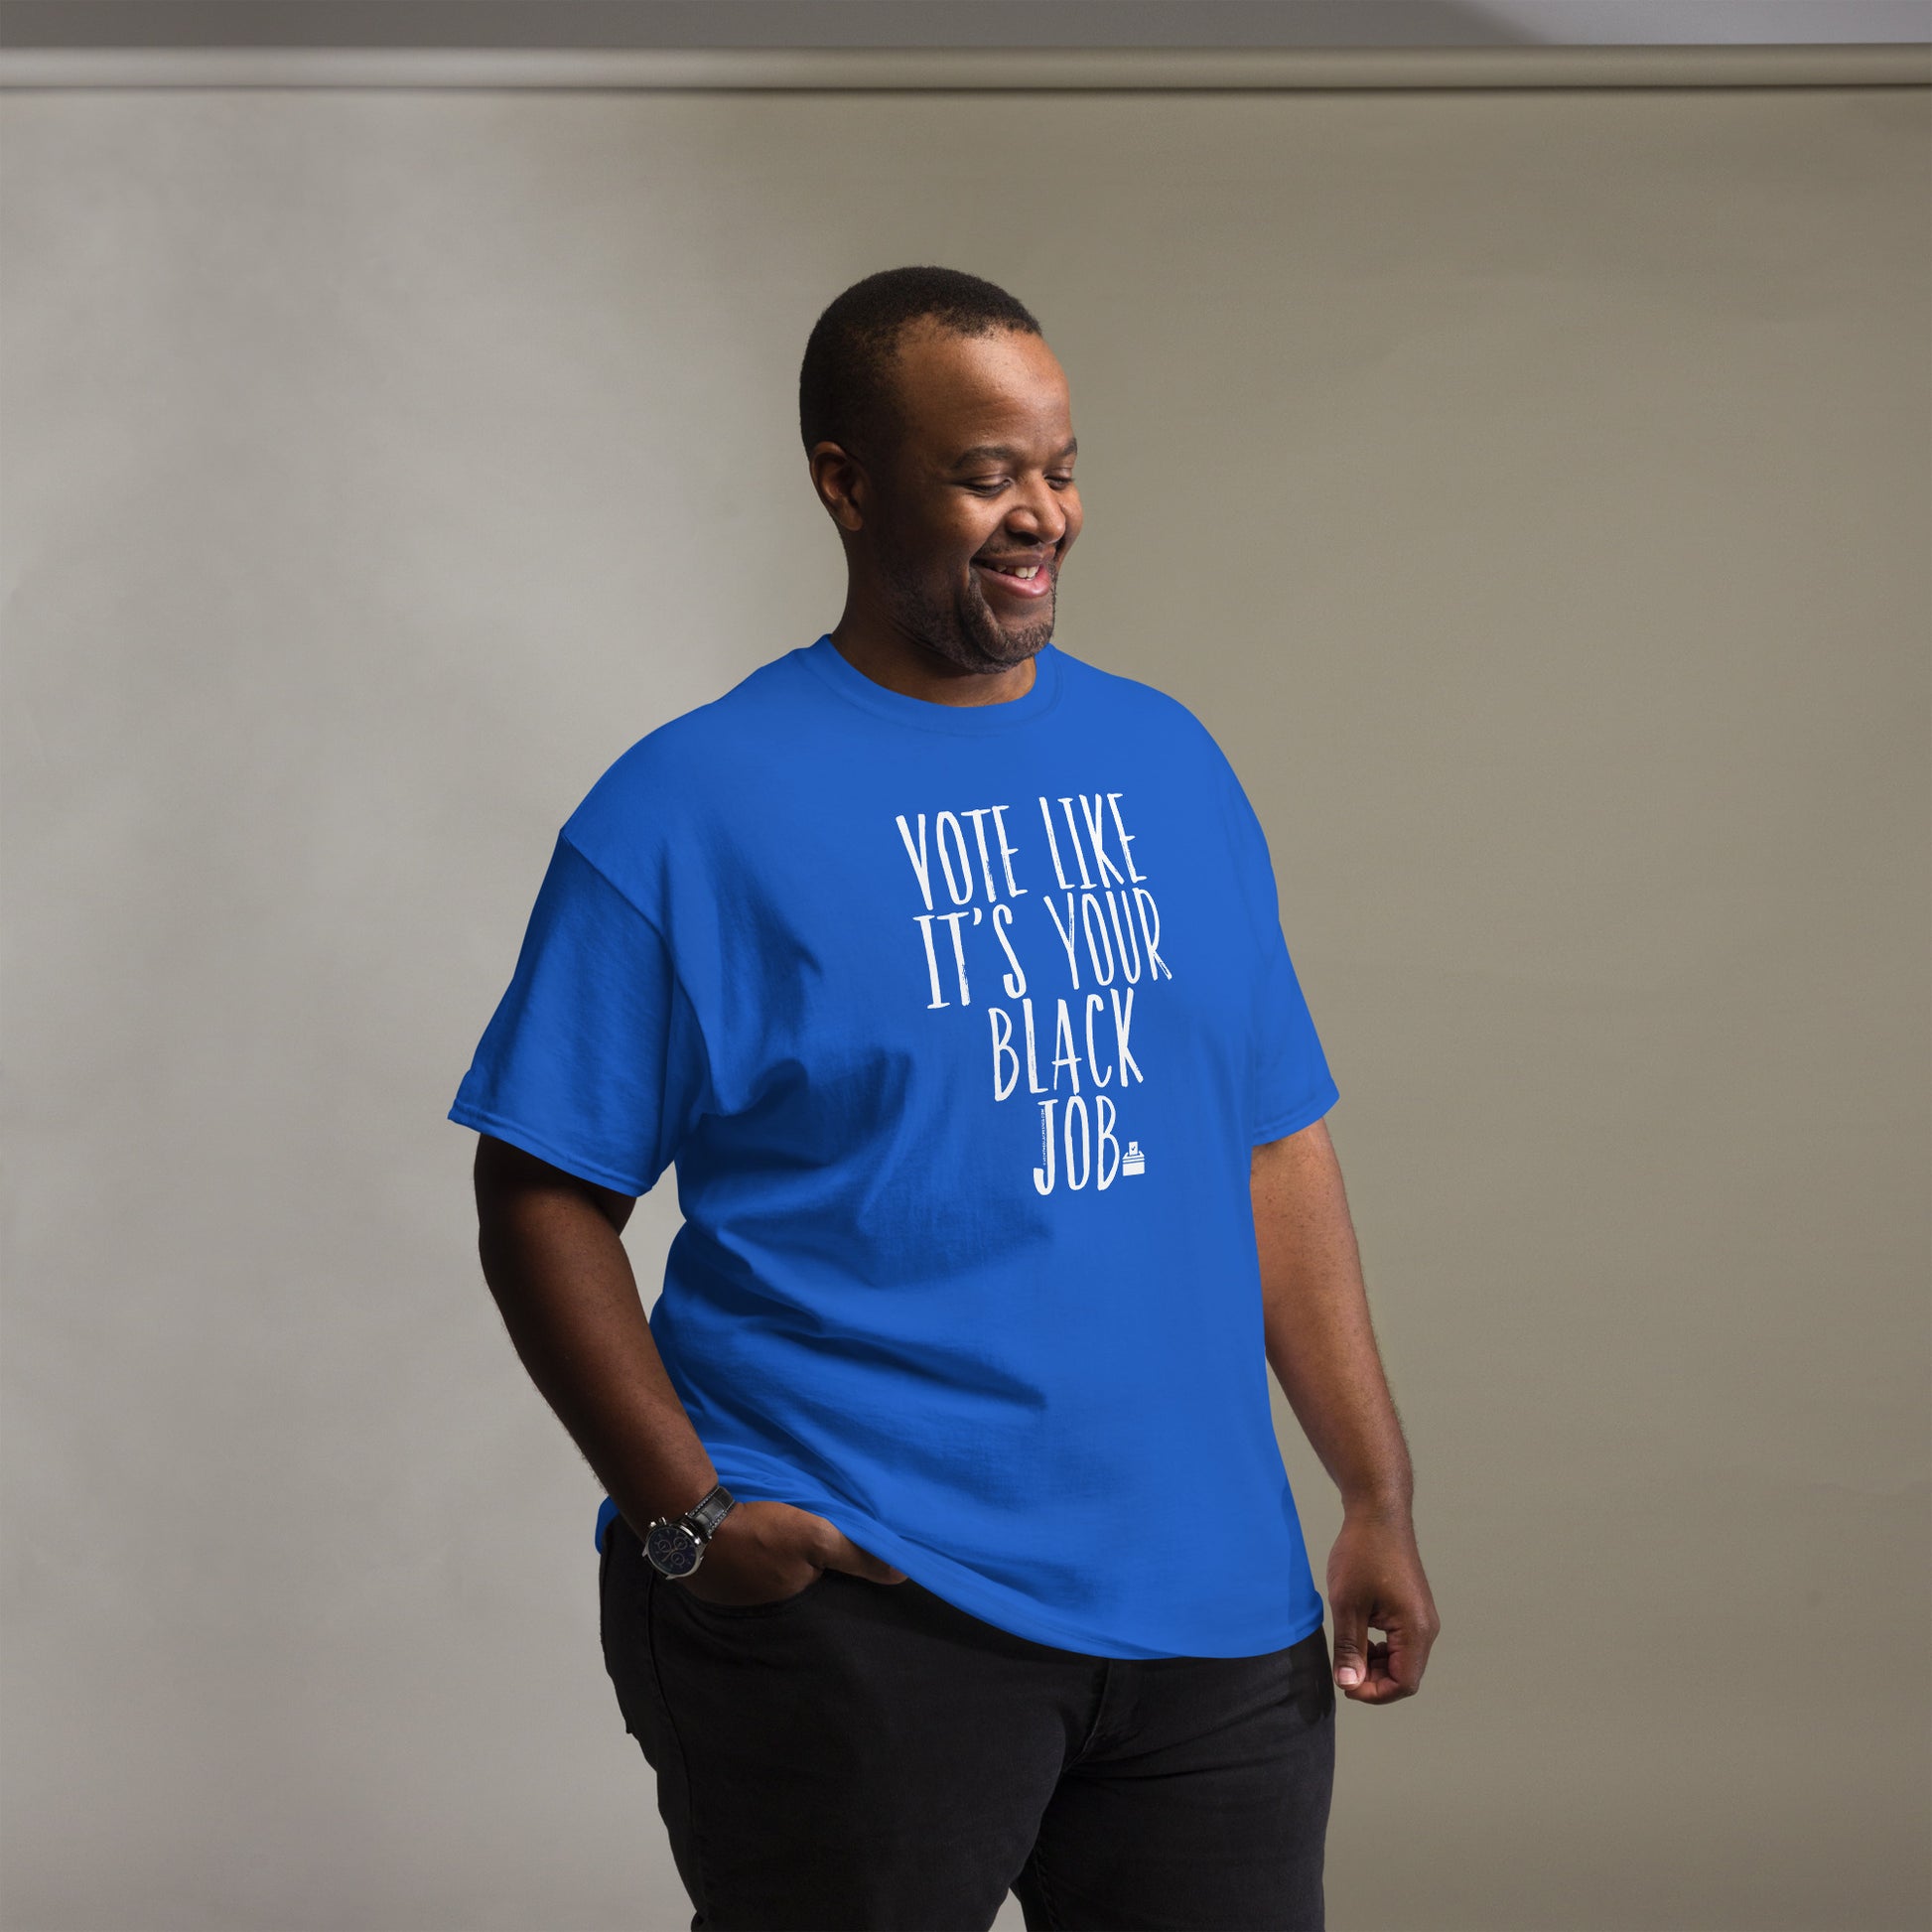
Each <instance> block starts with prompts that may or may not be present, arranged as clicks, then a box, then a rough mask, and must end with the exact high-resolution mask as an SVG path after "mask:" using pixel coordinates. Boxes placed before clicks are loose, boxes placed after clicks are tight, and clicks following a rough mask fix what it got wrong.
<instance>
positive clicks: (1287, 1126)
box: [1248, 1079, 1341, 1147]
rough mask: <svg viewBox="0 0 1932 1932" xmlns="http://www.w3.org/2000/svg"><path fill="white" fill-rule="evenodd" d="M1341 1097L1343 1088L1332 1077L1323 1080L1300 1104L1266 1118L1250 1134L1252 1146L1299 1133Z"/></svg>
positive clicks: (1259, 1145) (1311, 1124)
mask: <svg viewBox="0 0 1932 1932" xmlns="http://www.w3.org/2000/svg"><path fill="white" fill-rule="evenodd" d="M1340 1098H1341V1090H1340V1089H1339V1088H1338V1087H1337V1086H1336V1085H1335V1083H1334V1081H1333V1080H1332V1079H1329V1080H1323V1081H1322V1083H1321V1084H1320V1086H1318V1087H1317V1088H1316V1089H1315V1090H1314V1092H1313V1093H1311V1095H1310V1096H1309V1097H1308V1098H1307V1099H1306V1100H1304V1101H1302V1102H1301V1103H1300V1104H1299V1105H1298V1106H1295V1107H1291V1108H1290V1109H1289V1110H1288V1112H1287V1113H1284V1114H1277V1115H1276V1116H1275V1117H1274V1118H1273V1119H1272V1120H1265V1121H1263V1122H1262V1123H1261V1125H1260V1126H1259V1127H1256V1128H1254V1129H1253V1130H1252V1131H1251V1132H1250V1133H1249V1135H1248V1140H1249V1143H1250V1145H1251V1146H1254V1147H1261V1146H1263V1145H1265V1144H1266V1143H1267V1142H1269V1141H1280V1140H1285V1139H1286V1138H1287V1137H1288V1136H1289V1135H1290V1134H1299V1133H1300V1132H1301V1131H1302V1129H1303V1128H1305V1127H1311V1126H1313V1125H1314V1123H1315V1122H1316V1121H1318V1120H1319V1119H1320V1118H1321V1116H1322V1115H1323V1114H1325V1113H1326V1112H1327V1111H1328V1109H1329V1108H1330V1107H1332V1106H1333V1105H1334V1104H1335V1102H1336V1101H1337V1100H1339V1099H1340Z"/></svg>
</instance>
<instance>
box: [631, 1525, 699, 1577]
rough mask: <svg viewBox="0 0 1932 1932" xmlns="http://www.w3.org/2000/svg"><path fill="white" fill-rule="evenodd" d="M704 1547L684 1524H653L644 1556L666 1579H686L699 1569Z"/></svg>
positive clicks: (645, 1542)
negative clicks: (699, 1560) (699, 1559)
mask: <svg viewBox="0 0 1932 1932" xmlns="http://www.w3.org/2000/svg"><path fill="white" fill-rule="evenodd" d="M702 1550H703V1546H702V1545H701V1544H700V1543H699V1541H698V1539H697V1538H696V1537H695V1536H693V1535H692V1533H691V1532H690V1530H689V1529H687V1528H686V1527H685V1525H684V1524H682V1523H653V1524H652V1525H651V1527H650V1534H649V1535H648V1536H646V1537H645V1538H644V1554H645V1556H647V1557H648V1558H649V1559H650V1560H651V1562H652V1563H653V1564H655V1565H656V1567H657V1568H658V1570H659V1571H661V1572H662V1573H663V1574H664V1575H665V1576H666V1577H686V1576H689V1575H690V1573H691V1572H692V1571H694V1570H695V1569H697V1567H698V1558H699V1556H700V1555H701V1554H702Z"/></svg>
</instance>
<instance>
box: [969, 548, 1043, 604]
mask: <svg viewBox="0 0 1932 1932" xmlns="http://www.w3.org/2000/svg"><path fill="white" fill-rule="evenodd" d="M973 568H974V569H975V570H977V571H978V572H979V573H980V575H981V576H982V577H983V578H985V579H986V581H987V582H988V583H990V584H993V585H996V586H997V587H998V588H999V589H1000V590H1002V591H1004V592H1005V593H1006V594H1007V595H1008V596H1009V597H1017V598H1040V597H1044V596H1045V595H1046V594H1047V593H1048V592H1049V591H1050V590H1051V589H1052V588H1053V572H1052V569H1051V567H1050V565H1049V564H1048V563H1047V562H1046V560H1045V559H1043V558H1039V557H1004V558H1001V559H999V560H998V561H997V562H996V561H993V560H990V559H988V558H985V557H975V558H974V559H973Z"/></svg>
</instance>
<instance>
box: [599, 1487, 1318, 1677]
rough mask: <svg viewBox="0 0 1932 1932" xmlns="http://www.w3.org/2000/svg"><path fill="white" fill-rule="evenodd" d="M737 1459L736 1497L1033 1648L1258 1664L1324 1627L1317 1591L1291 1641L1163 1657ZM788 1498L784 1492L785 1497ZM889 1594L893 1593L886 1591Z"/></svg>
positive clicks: (606, 1508)
mask: <svg viewBox="0 0 1932 1932" xmlns="http://www.w3.org/2000/svg"><path fill="white" fill-rule="evenodd" d="M731 1460H732V1457H731V1455H730V1452H729V1451H728V1450H727V1451H726V1452H725V1453H724V1454H722V1455H721V1454H720V1453H719V1452H718V1451H717V1450H715V1449H714V1450H713V1452H712V1463H713V1466H714V1467H716V1468H717V1469H718V1471H719V1480H720V1481H721V1482H723V1483H724V1485H725V1487H726V1488H727V1489H731V1490H732V1491H733V1493H734V1494H738V1495H743V1496H744V1497H745V1499H746V1500H747V1501H760V1500H768V1501H771V1502H782V1503H789V1504H791V1506H792V1507H793V1508H794V1509H808V1510H810V1511H811V1512H812V1513H813V1514H814V1515H815V1516H823V1517H824V1518H825V1519H826V1521H827V1522H829V1523H832V1524H834V1525H836V1527H837V1528H839V1529H841V1530H843V1531H844V1532H845V1534H846V1535H847V1536H849V1537H850V1538H851V1539H852V1540H853V1542H854V1543H856V1544H858V1545H859V1547H860V1548H861V1549H863V1550H866V1551H869V1552H870V1553H871V1554H872V1555H873V1556H876V1557H880V1558H882V1559H883V1560H884V1561H886V1562H887V1563H890V1564H892V1565H893V1567H894V1568H895V1569H897V1570H902V1571H904V1572H905V1574H906V1575H907V1576H908V1577H909V1578H911V1580H912V1581H913V1582H914V1583H916V1584H919V1585H921V1586H922V1587H924V1588H926V1589H929V1590H931V1591H932V1593H933V1594H934V1595H935V1596H941V1597H944V1598H945V1600H946V1601H947V1602H949V1603H951V1604H953V1605H954V1606H955V1607H956V1608H959V1609H962V1610H965V1611H966V1612H967V1613H968V1614H969V1615H972V1616H976V1617H979V1618H980V1619H981V1620H982V1621H984V1622H986V1623H990V1624H992V1625H994V1626H995V1628H997V1629H1001V1630H1005V1631H1007V1632H1008V1633H1009V1634H1011V1635H1013V1636H1018V1637H1025V1638H1027V1639H1028V1640H1029V1641H1031V1642H1033V1643H1038V1644H1044V1645H1046V1646H1047V1647H1048V1648H1049V1649H1054V1650H1065V1651H1070V1652H1072V1653H1074V1654H1075V1655H1077V1656H1083V1657H1124V1658H1136V1659H1153V1658H1165V1657H1260V1656H1266V1655H1268V1654H1269V1653H1271V1652H1273V1651H1276V1650H1285V1649H1287V1648H1288V1647H1289V1646H1290V1645H1292V1644H1297V1643H1300V1642H1301V1641H1302V1639H1303V1638H1304V1637H1307V1636H1311V1635H1312V1634H1313V1632H1315V1631H1316V1630H1318V1629H1320V1628H1321V1624H1322V1619H1323V1616H1324V1614H1325V1608H1324V1605H1323V1602H1322V1599H1321V1596H1320V1594H1319V1592H1318V1591H1317V1592H1315V1599H1314V1614H1313V1615H1312V1616H1308V1615H1304V1616H1302V1617H1300V1618H1299V1619H1298V1620H1297V1622H1298V1623H1299V1627H1297V1625H1296V1624H1290V1625H1289V1627H1288V1630H1287V1633H1286V1634H1282V1635H1276V1636H1274V1637H1272V1638H1270V1637H1263V1638H1262V1639H1261V1640H1260V1641H1259V1642H1257V1643H1256V1644H1255V1645H1254V1647H1253V1648H1252V1649H1245V1650H1228V1651H1203V1650H1186V1651H1176V1650H1161V1649H1158V1648H1155V1647H1154V1646H1152V1645H1148V1644H1139V1643H1135V1642H1133V1641H1132V1640H1131V1639H1128V1638H1123V1637H1116V1636H1111V1635H1107V1634H1104V1633H1102V1632H1100V1631H1095V1630H1089V1629H1087V1628H1085V1627H1084V1626H1082V1625H1079V1624H1073V1623H1066V1622H1062V1621H1061V1620H1060V1619H1058V1618H1057V1617H1051V1616H1046V1615H1044V1614H1042V1613H1041V1612H1040V1611H1038V1610H1036V1609H1034V1608H1032V1607H1031V1606H1029V1605H1027V1604H1025V1603H1024V1601H1023V1600H1022V1599H1019V1598H1017V1597H1015V1596H1014V1595H1013V1594H1012V1592H1010V1591H1007V1590H1003V1589H999V1588H997V1587H994V1586H991V1585H989V1584H987V1583H985V1582H984V1581H983V1580H981V1579H980V1578H978V1577H976V1576H975V1574H974V1573H973V1572H972V1571H970V1570H967V1569H966V1568H964V1567H963V1566H962V1565H960V1564H956V1563H953V1562H951V1561H949V1560H948V1559H947V1558H945V1557H942V1556H939V1555H938V1554H937V1553H935V1552H934V1551H931V1550H928V1549H926V1548H924V1547H923V1546H922V1545H920V1544H916V1543H907V1542H906V1541H905V1540H904V1539H903V1538H901V1537H899V1536H897V1535H896V1534H895V1533H894V1532H893V1531H891V1530H889V1529H888V1528H887V1527H886V1526H885V1524H883V1523H880V1522H877V1521H875V1520H874V1519H873V1518H872V1517H870V1516H868V1515H867V1514H866V1513H865V1512H864V1511H863V1510H860V1509H857V1508H854V1507H853V1506H852V1505H850V1504H848V1503H846V1502H844V1501H843V1500H842V1499H840V1498H839V1497H836V1496H831V1495H827V1494H826V1493H825V1492H824V1491H823V1490H820V1489H816V1488H813V1487H812V1486H811V1485H810V1484H808V1483H801V1482H800V1481H798V1479H797V1478H796V1477H795V1476H792V1477H790V1478H788V1479H787V1480H784V1481H765V1480H761V1479H759V1478H758V1477H756V1476H747V1477H741V1478H740V1479H739V1482H738V1483H737V1484H734V1482H733V1481H732V1478H731V1477H730V1475H728V1474H727V1473H726V1464H727V1463H728V1462H730V1461H731ZM781 1492H782V1493H781ZM616 1513H617V1507H616V1504H615V1503H613V1502H612V1501H611V1500H610V1499H609V1498H608V1497H607V1498H606V1500H605V1503H604V1504H603V1505H601V1506H600V1508H599V1511H598V1529H597V1540H598V1548H599V1549H600V1551H601V1550H602V1548H603V1530H604V1525H605V1524H606V1523H607V1522H608V1521H609V1519H610V1517H612V1516H615V1515H616ZM887 1587H889V1588H890V1587H891V1586H890V1585H889V1586H887Z"/></svg>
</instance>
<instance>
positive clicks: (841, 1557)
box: [820, 1529, 905, 1584]
mask: <svg viewBox="0 0 1932 1932" xmlns="http://www.w3.org/2000/svg"><path fill="white" fill-rule="evenodd" d="M832 1534H833V1536H834V1537H835V1538H836V1541H835V1542H834V1544H833V1546H832V1548H831V1550H830V1551H829V1552H828V1553H827V1554H826V1555H825V1556H823V1557H822V1558H821V1559H820V1561H821V1562H823V1563H825V1564H827V1566H828V1567H829V1568H831V1569H834V1570H850V1571H853V1572H854V1573H855V1574H857V1575H858V1576H861V1577H867V1578H870V1579H871V1580H872V1582H874V1583H875V1584H902V1583H904V1581H905V1572H904V1571H902V1570H897V1569H895V1568H894V1567H893V1565H891V1564H890V1563H888V1562H886V1560H885V1559H884V1558H883V1557H876V1556H874V1555H873V1553H872V1552H871V1551H870V1550H862V1549H861V1548H860V1547H859V1546H858V1544H856V1543H854V1542H853V1540H852V1539H851V1538H850V1537H849V1536H847V1535H846V1533H845V1532H844V1531H843V1530H840V1529H835V1530H834V1531H833V1532H832Z"/></svg>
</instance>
